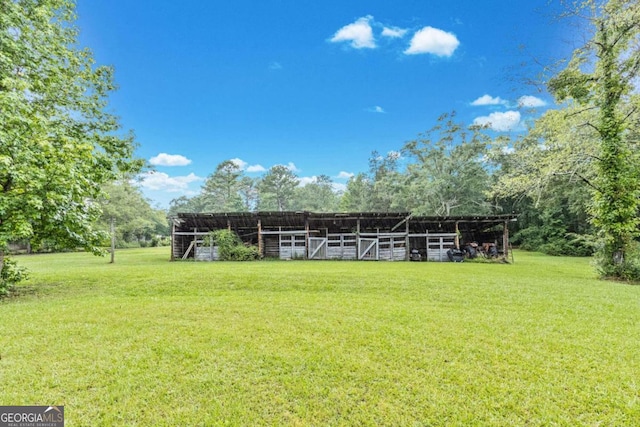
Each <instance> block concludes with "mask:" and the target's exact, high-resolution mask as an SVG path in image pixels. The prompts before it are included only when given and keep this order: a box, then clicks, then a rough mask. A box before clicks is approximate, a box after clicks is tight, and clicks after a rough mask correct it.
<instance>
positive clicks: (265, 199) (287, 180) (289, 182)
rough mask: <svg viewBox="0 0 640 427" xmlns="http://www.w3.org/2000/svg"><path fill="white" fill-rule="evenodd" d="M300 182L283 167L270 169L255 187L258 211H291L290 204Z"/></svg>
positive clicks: (278, 166) (277, 166)
mask: <svg viewBox="0 0 640 427" xmlns="http://www.w3.org/2000/svg"><path fill="white" fill-rule="evenodd" d="M299 183H300V180H299V179H298V177H297V176H296V174H295V173H293V172H292V171H291V170H290V169H289V168H287V167H286V166H283V165H276V166H273V167H271V169H269V171H268V172H267V173H266V174H265V175H264V177H263V178H262V180H261V181H260V183H259V184H258V186H257V189H258V209H259V210H263V211H280V212H282V211H287V210H291V203H292V200H293V195H294V194H295V190H296V187H297V186H298V184H299Z"/></svg>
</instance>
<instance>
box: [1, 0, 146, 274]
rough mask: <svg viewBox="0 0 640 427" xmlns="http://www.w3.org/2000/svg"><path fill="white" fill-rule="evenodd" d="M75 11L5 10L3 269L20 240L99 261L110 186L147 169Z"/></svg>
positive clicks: (17, 6) (35, 5)
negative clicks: (87, 253)
mask: <svg viewBox="0 0 640 427" xmlns="http://www.w3.org/2000/svg"><path fill="white" fill-rule="evenodd" d="M74 7H75V5H74V2H73V1H70V0H49V1H39V0H14V1H2V2H0V46H1V47H2V54H1V55H0V114H1V118H0V266H3V260H4V255H3V254H4V248H6V245H7V243H8V242H9V241H11V240H16V239H29V240H30V241H31V243H32V245H35V246H37V245H38V244H39V243H40V242H42V241H43V240H45V239H46V240H55V241H56V242H57V243H58V244H59V245H64V246H73V247H76V246H81V247H84V248H85V249H88V250H93V251H97V250H98V245H99V244H100V242H101V241H102V237H103V236H102V235H101V233H100V232H99V231H98V230H97V229H96V228H95V227H94V225H93V224H94V220H96V219H97V218H98V217H99V215H100V210H99V207H98V204H96V203H94V201H95V200H96V199H97V198H98V197H99V196H100V194H101V187H102V185H103V184H104V183H106V182H109V181H111V180H113V179H115V178H116V177H117V176H118V174H119V173H120V172H122V171H133V170H136V169H137V168H139V167H140V166H141V164H140V162H138V161H135V160H132V158H133V155H134V150H135V144H134V143H133V136H132V135H131V134H124V135H123V134H122V132H121V129H120V125H119V122H118V120H117V118H116V117H115V116H114V115H113V114H111V113H109V112H108V111H107V108H106V107H107V102H108V95H109V93H110V92H112V91H113V90H114V89H115V85H114V83H113V70H112V68H110V67H104V66H96V64H95V63H94V60H93V56H92V53H91V51H90V50H88V49H86V48H82V47H80V46H79V45H78V41H77V37H78V29H77V28H76V27H75V25H74V20H75V14H74Z"/></svg>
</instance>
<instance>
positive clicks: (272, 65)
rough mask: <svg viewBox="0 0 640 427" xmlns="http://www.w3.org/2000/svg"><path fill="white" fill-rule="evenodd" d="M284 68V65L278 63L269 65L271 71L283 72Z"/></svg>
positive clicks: (274, 62)
mask: <svg viewBox="0 0 640 427" xmlns="http://www.w3.org/2000/svg"><path fill="white" fill-rule="evenodd" d="M282 68H283V67H282V64H281V63H279V62H277V61H273V62H272V63H271V64H269V69H270V70H274V71H277V70H282Z"/></svg>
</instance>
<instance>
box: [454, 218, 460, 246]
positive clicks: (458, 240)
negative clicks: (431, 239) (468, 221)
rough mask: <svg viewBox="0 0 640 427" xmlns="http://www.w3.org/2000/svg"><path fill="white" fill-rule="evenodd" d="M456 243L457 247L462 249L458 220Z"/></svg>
mask: <svg viewBox="0 0 640 427" xmlns="http://www.w3.org/2000/svg"><path fill="white" fill-rule="evenodd" d="M455 245H456V249H460V228H458V221H456V238H455Z"/></svg>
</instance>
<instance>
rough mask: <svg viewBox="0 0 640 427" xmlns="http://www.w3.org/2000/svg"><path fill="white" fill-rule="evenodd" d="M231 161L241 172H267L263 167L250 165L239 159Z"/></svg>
mask: <svg viewBox="0 0 640 427" xmlns="http://www.w3.org/2000/svg"><path fill="white" fill-rule="evenodd" d="M230 161H231V162H233V163H234V164H235V165H237V166H238V167H239V168H240V170H243V171H247V172H265V171H266V170H267V169H266V168H265V167H264V166H262V165H259V164H258V165H249V163H247V162H245V161H244V160H242V159H239V158H237V157H236V158H235V159H230Z"/></svg>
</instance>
